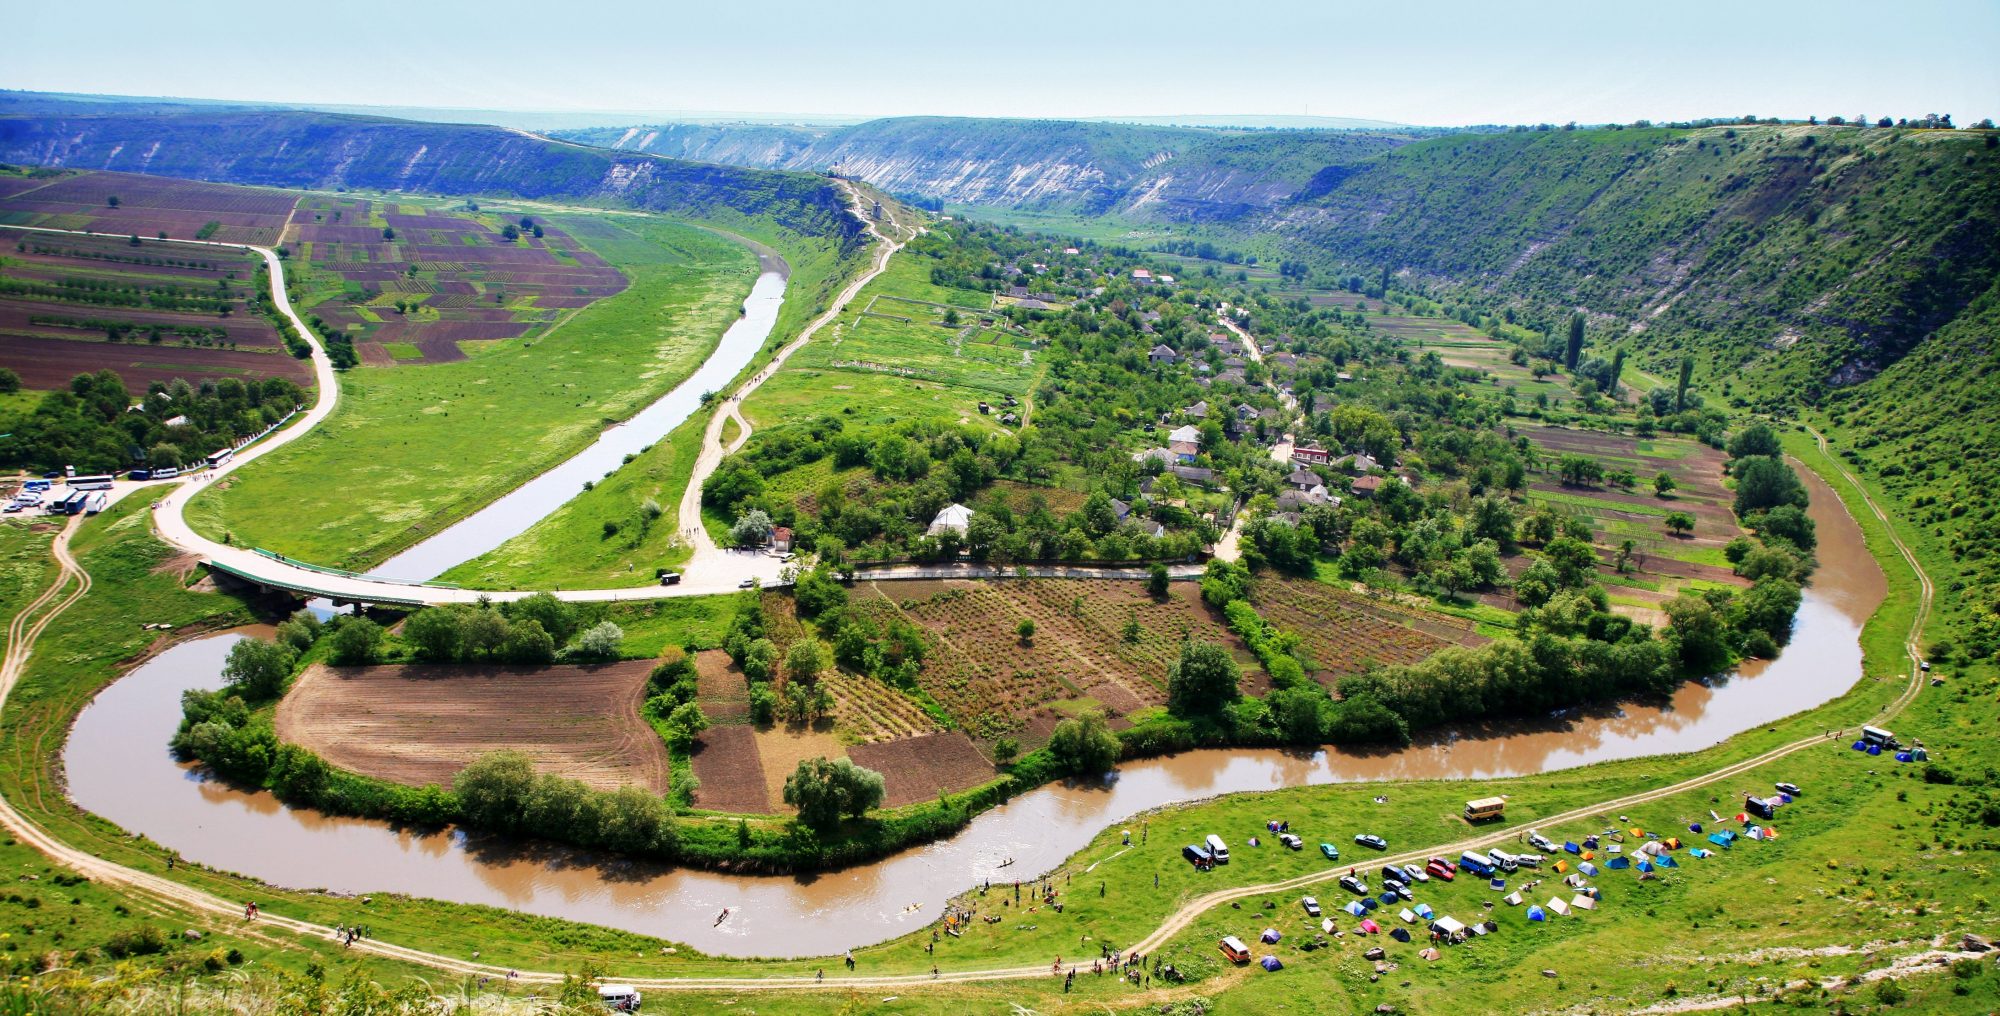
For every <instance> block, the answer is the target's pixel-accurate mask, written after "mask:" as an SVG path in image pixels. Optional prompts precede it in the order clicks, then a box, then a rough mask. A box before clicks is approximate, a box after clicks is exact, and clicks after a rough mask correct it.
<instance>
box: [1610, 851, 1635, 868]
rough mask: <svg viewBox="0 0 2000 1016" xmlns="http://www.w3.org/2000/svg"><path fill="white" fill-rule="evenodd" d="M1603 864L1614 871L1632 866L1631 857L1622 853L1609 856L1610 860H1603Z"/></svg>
mask: <svg viewBox="0 0 2000 1016" xmlns="http://www.w3.org/2000/svg"><path fill="white" fill-rule="evenodd" d="M1604 866H1605V867H1607V868H1610V869H1612V870H1614V871H1623V870H1624V869H1626V868H1630V867H1631V866H1632V859H1631V858H1629V857H1626V856H1625V855H1624V854H1619V855H1617V856H1615V857H1613V858H1611V860H1609V861H1606V862H1604Z"/></svg>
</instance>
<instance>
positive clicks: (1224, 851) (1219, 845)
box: [1205, 833, 1229, 864]
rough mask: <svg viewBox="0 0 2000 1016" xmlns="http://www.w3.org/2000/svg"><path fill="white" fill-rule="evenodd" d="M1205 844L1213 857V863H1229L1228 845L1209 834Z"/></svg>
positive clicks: (1218, 837) (1220, 838) (1219, 838)
mask: <svg viewBox="0 0 2000 1016" xmlns="http://www.w3.org/2000/svg"><path fill="white" fill-rule="evenodd" d="M1205 842H1207V844H1208V852H1209V853H1210V854H1212V855H1214V857H1215V863H1217V864H1228V863H1229V844H1227V843H1224V842H1222V837H1220V836H1217V835H1215V834H1214V833H1209V834H1208V839H1207V840H1206V841H1205Z"/></svg>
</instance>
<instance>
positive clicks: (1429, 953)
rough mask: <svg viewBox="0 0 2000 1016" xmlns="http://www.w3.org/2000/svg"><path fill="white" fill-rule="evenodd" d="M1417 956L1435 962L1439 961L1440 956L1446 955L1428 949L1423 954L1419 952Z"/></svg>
mask: <svg viewBox="0 0 2000 1016" xmlns="http://www.w3.org/2000/svg"><path fill="white" fill-rule="evenodd" d="M1417 955H1418V956H1421V957H1423V958H1424V959H1427V960H1434V959H1437V958H1438V957H1439V956H1442V955H1444V954H1443V953H1441V952H1438V951H1437V950H1436V949H1429V948H1427V949H1424V950H1423V951H1422V952H1419V953H1417Z"/></svg>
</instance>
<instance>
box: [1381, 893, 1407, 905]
mask: <svg viewBox="0 0 2000 1016" xmlns="http://www.w3.org/2000/svg"><path fill="white" fill-rule="evenodd" d="M1400 899H1402V897H1401V896H1398V895H1396V894H1395V893H1383V894H1382V895H1381V896H1378V897H1376V899H1375V902H1377V903H1381V904H1383V905H1385V906H1391V907H1393V906H1395V905H1396V901H1397V900H1400Z"/></svg>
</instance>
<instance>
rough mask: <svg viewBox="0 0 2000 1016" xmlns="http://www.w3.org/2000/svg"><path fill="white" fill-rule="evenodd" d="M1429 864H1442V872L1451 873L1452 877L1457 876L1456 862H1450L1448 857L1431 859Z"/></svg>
mask: <svg viewBox="0 0 2000 1016" xmlns="http://www.w3.org/2000/svg"><path fill="white" fill-rule="evenodd" d="M1430 863H1432V864H1442V865H1444V870H1446V871H1448V872H1451V873H1452V874H1454V875H1456V874H1458V862H1457V861H1454V860H1452V859H1451V858H1449V857H1433V858H1431V862H1430Z"/></svg>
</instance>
